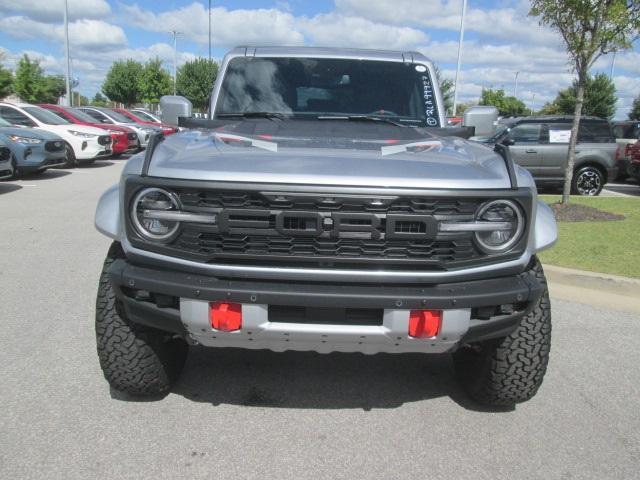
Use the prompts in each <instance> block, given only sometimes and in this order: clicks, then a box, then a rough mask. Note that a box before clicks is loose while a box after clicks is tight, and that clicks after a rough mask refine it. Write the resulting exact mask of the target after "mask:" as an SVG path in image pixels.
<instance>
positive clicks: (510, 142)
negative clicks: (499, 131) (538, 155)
mask: <svg viewBox="0 0 640 480" xmlns="http://www.w3.org/2000/svg"><path fill="white" fill-rule="evenodd" d="M500 143H501V144H502V145H504V146H505V147H510V146H511V145H515V144H516V142H514V141H513V139H512V138H509V137H505V138H503V139H502V140H501V141H500Z"/></svg>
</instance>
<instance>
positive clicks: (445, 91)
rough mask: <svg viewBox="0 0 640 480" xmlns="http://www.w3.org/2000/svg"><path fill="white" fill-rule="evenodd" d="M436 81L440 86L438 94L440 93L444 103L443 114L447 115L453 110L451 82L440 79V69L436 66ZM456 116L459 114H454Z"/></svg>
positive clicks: (446, 79)
mask: <svg viewBox="0 0 640 480" xmlns="http://www.w3.org/2000/svg"><path fill="white" fill-rule="evenodd" d="M435 69H436V80H437V81H438V85H440V93H442V100H443V101H444V111H445V114H448V113H449V112H450V111H452V110H453V80H451V79H450V78H442V73H441V72H440V69H439V68H438V67H437V66H436V67H435ZM456 113H457V114H461V112H459V111H458V112H456Z"/></svg>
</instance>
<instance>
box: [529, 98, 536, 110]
mask: <svg viewBox="0 0 640 480" xmlns="http://www.w3.org/2000/svg"><path fill="white" fill-rule="evenodd" d="M535 101H536V94H535V93H534V94H533V95H532V96H531V108H530V110H531V115H533V107H535V104H534V102H535Z"/></svg>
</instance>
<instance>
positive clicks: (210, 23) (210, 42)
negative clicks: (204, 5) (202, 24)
mask: <svg viewBox="0 0 640 480" xmlns="http://www.w3.org/2000/svg"><path fill="white" fill-rule="evenodd" d="M209 61H211V0H209Z"/></svg>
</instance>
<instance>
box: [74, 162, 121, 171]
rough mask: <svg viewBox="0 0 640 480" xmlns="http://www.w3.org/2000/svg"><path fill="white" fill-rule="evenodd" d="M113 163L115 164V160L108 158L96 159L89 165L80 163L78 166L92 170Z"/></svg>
mask: <svg viewBox="0 0 640 480" xmlns="http://www.w3.org/2000/svg"><path fill="white" fill-rule="evenodd" d="M111 165H113V162H110V161H108V160H96V161H94V162H91V163H89V164H88V165H82V164H80V165H78V168H81V169H83V170H90V169H92V168H104V167H110V166H111Z"/></svg>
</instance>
